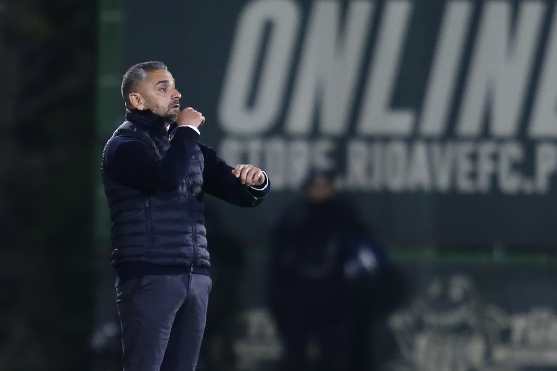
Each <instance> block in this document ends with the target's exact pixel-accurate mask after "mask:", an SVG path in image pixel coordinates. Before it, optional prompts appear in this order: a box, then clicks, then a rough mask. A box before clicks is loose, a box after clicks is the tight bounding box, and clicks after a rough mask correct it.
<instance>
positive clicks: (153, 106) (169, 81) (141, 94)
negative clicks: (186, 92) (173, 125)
mask: <svg viewBox="0 0 557 371" xmlns="http://www.w3.org/2000/svg"><path fill="white" fill-rule="evenodd" d="M181 97H182V95H181V94H180V92H179V91H178V90H177V89H176V86H175V82H174V78H173V77H172V74H171V73H170V72H168V71H167V70H155V71H150V72H148V73H147V78H146V79H145V80H143V81H140V82H139V83H138V84H137V87H136V88H135V89H134V91H133V92H132V93H130V101H131V104H132V106H134V108H136V109H138V110H142V111H143V110H151V111H152V112H153V113H154V114H156V115H157V116H161V117H164V118H167V119H171V120H175V119H176V117H177V116H178V113H179V112H180V98H181Z"/></svg>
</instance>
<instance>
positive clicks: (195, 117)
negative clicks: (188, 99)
mask: <svg viewBox="0 0 557 371" xmlns="http://www.w3.org/2000/svg"><path fill="white" fill-rule="evenodd" d="M204 122H205V116H203V114H202V113H201V112H198V111H196V110H195V109H193V108H192V107H187V108H184V109H183V110H181V111H180V113H179V114H178V117H177V118H176V123H177V124H178V126H186V125H191V126H194V127H196V128H199V127H200V126H201V125H203V123H204Z"/></svg>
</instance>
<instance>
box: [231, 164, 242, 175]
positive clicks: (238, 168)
mask: <svg viewBox="0 0 557 371" xmlns="http://www.w3.org/2000/svg"><path fill="white" fill-rule="evenodd" d="M244 166H245V165H236V166H235V167H234V169H232V174H234V176H236V178H238V177H239V176H240V173H241V172H242V168H243V167H244Z"/></svg>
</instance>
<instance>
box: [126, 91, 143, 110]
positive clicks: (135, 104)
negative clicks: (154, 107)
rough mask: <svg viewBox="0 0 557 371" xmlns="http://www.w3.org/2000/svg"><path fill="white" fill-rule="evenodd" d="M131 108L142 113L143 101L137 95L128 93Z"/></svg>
mask: <svg viewBox="0 0 557 371" xmlns="http://www.w3.org/2000/svg"><path fill="white" fill-rule="evenodd" d="M128 98H129V101H130V104H131V106H132V108H134V109H136V110H139V111H143V110H144V109H145V100H144V99H143V97H142V96H141V94H139V93H130V94H129V95H128Z"/></svg>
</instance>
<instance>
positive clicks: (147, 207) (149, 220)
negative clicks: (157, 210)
mask: <svg viewBox="0 0 557 371" xmlns="http://www.w3.org/2000/svg"><path fill="white" fill-rule="evenodd" d="M145 214H146V218H147V234H148V238H149V243H150V244H151V246H150V247H151V248H154V246H155V236H153V221H152V217H151V199H150V198H148V199H146V200H145Z"/></svg>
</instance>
